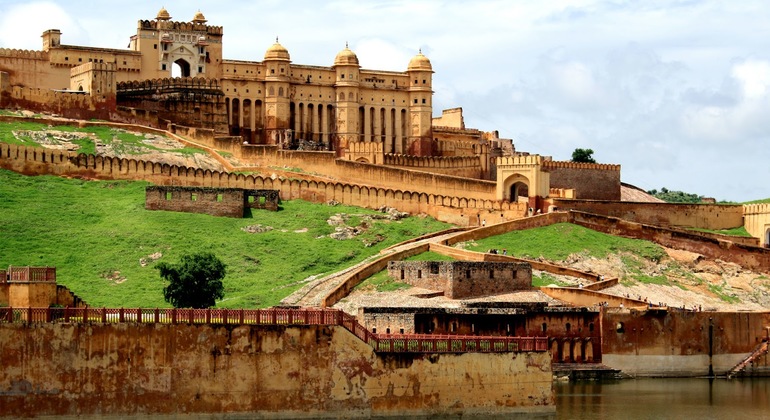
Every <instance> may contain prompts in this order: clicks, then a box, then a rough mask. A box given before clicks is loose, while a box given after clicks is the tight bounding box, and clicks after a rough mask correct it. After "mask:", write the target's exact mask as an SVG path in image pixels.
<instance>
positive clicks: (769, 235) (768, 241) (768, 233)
mask: <svg viewBox="0 0 770 420" xmlns="http://www.w3.org/2000/svg"><path fill="white" fill-rule="evenodd" d="M765 248H770V227H769V228H767V230H765Z"/></svg>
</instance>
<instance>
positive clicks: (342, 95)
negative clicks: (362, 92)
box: [340, 92, 345, 101]
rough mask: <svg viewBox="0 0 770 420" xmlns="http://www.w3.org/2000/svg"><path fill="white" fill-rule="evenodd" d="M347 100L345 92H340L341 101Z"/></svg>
mask: <svg viewBox="0 0 770 420" xmlns="http://www.w3.org/2000/svg"><path fill="white" fill-rule="evenodd" d="M344 100H345V94H344V93H343V92H340V101H344Z"/></svg>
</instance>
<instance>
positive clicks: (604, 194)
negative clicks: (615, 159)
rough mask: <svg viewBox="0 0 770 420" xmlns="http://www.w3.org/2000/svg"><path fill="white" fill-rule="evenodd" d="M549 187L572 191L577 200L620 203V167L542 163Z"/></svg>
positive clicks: (592, 164)
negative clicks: (548, 176)
mask: <svg viewBox="0 0 770 420" xmlns="http://www.w3.org/2000/svg"><path fill="white" fill-rule="evenodd" d="M543 170H544V171H547V172H549V173H550V181H551V183H550V187H551V188H560V189H574V190H575V193H576V197H577V198H581V197H592V198H594V199H598V200H616V201H620V165H607V164H598V163H578V162H561V161H553V160H545V161H543Z"/></svg>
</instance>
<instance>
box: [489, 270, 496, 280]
mask: <svg viewBox="0 0 770 420" xmlns="http://www.w3.org/2000/svg"><path fill="white" fill-rule="evenodd" d="M489 278H490V279H493V278H495V270H489Z"/></svg>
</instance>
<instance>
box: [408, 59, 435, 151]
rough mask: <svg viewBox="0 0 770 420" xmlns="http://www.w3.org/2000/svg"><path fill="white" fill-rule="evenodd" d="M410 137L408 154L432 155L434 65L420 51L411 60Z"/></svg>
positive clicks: (409, 72)
mask: <svg viewBox="0 0 770 420" xmlns="http://www.w3.org/2000/svg"><path fill="white" fill-rule="evenodd" d="M407 73H408V74H409V117H410V118H409V121H410V127H409V138H408V140H407V141H408V145H409V146H408V154H411V155H415V156H431V155H432V154H433V150H432V138H433V133H432V129H431V127H432V125H431V123H432V109H433V104H432V102H433V90H432V87H431V86H432V84H433V81H432V78H433V67H432V66H431V64H430V60H428V57H426V56H424V55H423V54H422V51H420V52H419V53H418V54H417V55H416V56H414V58H412V59H411V60H410V61H409V66H408V67H407Z"/></svg>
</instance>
